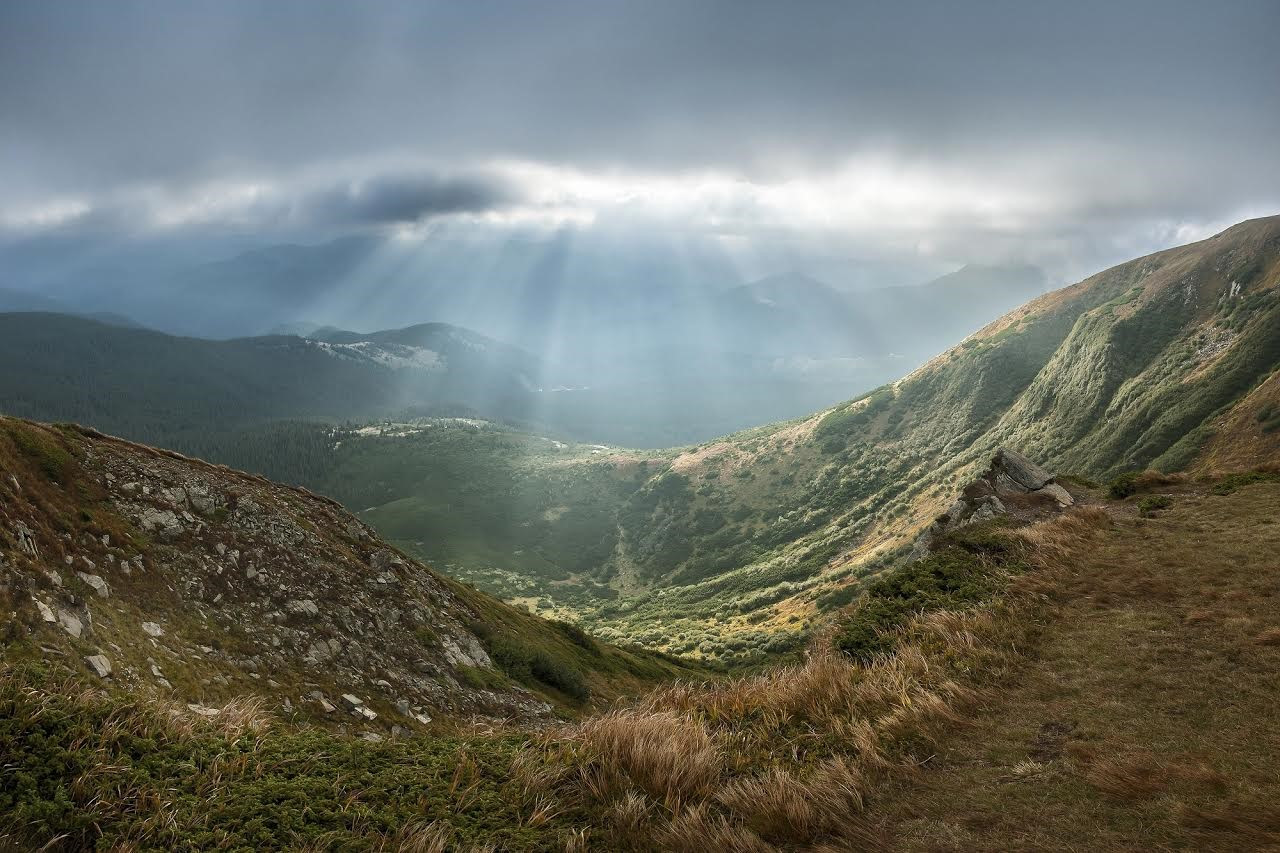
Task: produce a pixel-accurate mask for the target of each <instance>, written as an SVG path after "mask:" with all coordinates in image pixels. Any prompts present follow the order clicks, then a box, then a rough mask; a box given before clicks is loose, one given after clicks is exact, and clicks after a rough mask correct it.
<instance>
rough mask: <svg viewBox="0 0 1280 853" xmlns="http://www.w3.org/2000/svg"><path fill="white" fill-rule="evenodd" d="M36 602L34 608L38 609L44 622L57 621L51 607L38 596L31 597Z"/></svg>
mask: <svg viewBox="0 0 1280 853" xmlns="http://www.w3.org/2000/svg"><path fill="white" fill-rule="evenodd" d="M31 600H32V601H34V602H35V603H36V610H39V611H40V618H41V619H42V620H44V621H45V622H49V623H53V622H57V621H58V617H57V616H55V615H54V613H53V608H51V607H50V606H49V605H47V604H45V603H44V602H43V601H41V600H40V599H38V598H33V599H31Z"/></svg>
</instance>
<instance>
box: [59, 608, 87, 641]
mask: <svg viewBox="0 0 1280 853" xmlns="http://www.w3.org/2000/svg"><path fill="white" fill-rule="evenodd" d="M58 621H59V622H60V623H61V624H62V630H64V631H66V632H67V633H68V634H70V635H71V636H73V637H79V636H80V635H81V634H82V633H83V632H84V623H82V622H81V621H80V618H79V617H78V616H76V615H75V614H74V613H72V612H70V611H68V610H59V611H58Z"/></svg>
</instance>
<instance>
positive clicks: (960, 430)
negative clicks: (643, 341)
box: [282, 217, 1280, 657]
mask: <svg viewBox="0 0 1280 853" xmlns="http://www.w3.org/2000/svg"><path fill="white" fill-rule="evenodd" d="M1277 330H1280V217H1271V218H1267V219H1259V220H1252V221H1249V222H1246V223H1242V224H1241V225H1238V226H1235V227H1233V228H1231V229H1229V230H1227V231H1225V232H1223V233H1221V234H1219V235H1216V236H1214V237H1213V238H1210V239H1208V240H1205V241H1202V242H1199V243H1194V244H1191V245H1188V246H1183V247H1180V248H1177V249H1171V250H1168V251H1164V252H1159V253H1156V254H1154V255H1150V256H1147V257H1144V258H1139V259H1137V260H1134V261H1131V262H1129V263H1126V264H1122V265H1120V266H1118V267H1114V268H1112V269H1109V270H1106V271H1104V272H1101V273H1099V274H1097V275H1095V276H1092V277H1090V278H1089V279H1086V280H1084V281H1082V282H1080V283H1078V284H1076V285H1072V286H1071V287H1068V288H1064V289H1062V290H1059V291H1055V292H1053V293H1050V294H1046V295H1045V296H1042V297H1040V298H1039V299H1036V300H1033V301H1032V302H1030V303H1028V304H1026V305H1024V306H1023V307H1021V308H1018V309H1016V310H1014V311H1013V312H1010V313H1008V314H1006V315H1004V316H1003V317H1001V318H999V319H998V320H996V321H994V322H993V323H991V324H989V325H987V326H986V327H984V328H983V329H981V330H980V331H978V332H977V333H975V334H974V335H972V336H971V337H969V338H968V339H966V340H965V341H964V342H962V343H961V344H960V345H959V346H957V347H954V348H953V349H951V350H948V351H947V352H945V353H943V354H941V355H939V356H937V357H936V358H934V359H932V360H931V361H930V362H928V363H927V364H925V365H924V366H922V367H920V368H919V369H917V370H915V371H913V372H911V373H910V374H909V375H907V376H906V377H904V378H902V379H900V380H898V381H896V382H893V383H890V384H887V385H885V386H883V387H881V388H879V389H877V390H875V391H874V392H872V393H870V394H867V395H865V396H863V397H862V398H860V399H857V400H855V401H853V402H850V403H845V404H841V405H838V406H835V407H833V408H829V409H826V410H824V411H821V412H818V413H816V414H814V415H812V416H809V417H805V418H801V419H798V420H794V421H791V422H787V423H781V424H776V425H772V426H768V427H761V428H757V429H752V430H747V431H745V432H742V433H739V434H736V435H731V436H728V437H726V438H723V439H720V440H716V441H712V442H708V443H703V444H699V445H696V446H692V447H688V448H680V449H674V450H669V451H650V452H624V451H611V450H608V449H602V448H593V447H589V446H583V445H559V444H557V443H554V442H550V441H547V440H544V439H539V438H537V437H535V436H528V435H524V434H521V433H518V432H513V431H511V430H509V429H505V428H502V427H500V426H496V425H481V426H476V427H472V428H469V429H467V430H456V429H454V430H448V429H440V428H438V425H437V424H433V423H431V422H423V423H417V424H404V425H401V426H400V427H398V428H393V429H388V430H386V431H385V434H379V433H378V431H377V430H374V431H371V432H368V433H365V434H360V435H351V436H348V437H345V438H344V439H343V441H342V444H341V446H340V447H338V448H337V449H335V450H334V451H333V453H332V454H330V455H329V456H328V457H327V459H328V464H329V465H330V466H331V467H330V468H329V470H328V472H327V473H317V474H316V475H314V477H313V479H311V480H310V481H309V482H310V483H311V485H313V486H314V487H315V488H318V489H320V490H322V491H325V492H327V493H330V494H333V495H335V496H336V497H338V498H339V499H340V500H342V501H344V502H345V503H346V504H347V505H349V506H353V507H356V508H359V509H361V510H362V511H363V516H364V518H366V519H367V520H368V521H370V523H372V524H373V525H374V526H375V527H377V528H378V529H379V530H380V531H382V533H383V534H384V535H386V536H388V537H389V538H390V539H392V540H393V541H396V542H398V543H399V544H400V545H401V546H402V547H405V548H406V549H408V550H411V551H414V552H415V553H419V554H422V555H424V556H426V557H430V558H433V559H436V560H439V561H443V562H447V563H448V564H449V565H450V566H451V571H454V572H456V573H457V574H459V576H462V577H466V578H468V579H470V580H472V581H473V582H475V583H477V584H480V585H481V586H483V587H484V588H486V589H488V590H490V591H492V592H495V593H497V594H499V595H502V596H503V597H506V598H509V599H512V600H516V599H518V600H521V601H525V602H533V603H537V604H539V605H540V606H541V607H542V608H543V609H544V610H545V611H546V612H555V613H566V612H571V613H573V614H574V615H575V616H576V617H577V618H580V619H583V620H585V621H586V622H587V624H590V625H592V626H593V628H594V629H595V630H598V631H600V632H601V633H602V635H603V636H607V637H614V638H624V637H625V638H629V639H635V640H640V641H643V642H646V643H651V644H653V645H656V646H658V647H661V648H665V649H669V650H673V651H677V652H681V653H695V652H696V653H702V654H709V655H712V656H722V655H728V656H730V657H746V656H751V655H752V654H755V653H757V652H758V651H759V649H761V648H763V647H766V646H769V645H770V644H772V645H773V646H778V645H780V644H781V643H782V641H781V640H780V639H779V638H780V637H781V636H785V635H795V636H799V635H800V634H802V633H803V632H804V630H805V626H806V625H810V626H811V625H815V624H818V623H819V622H820V621H821V616H822V613H823V612H824V611H826V610H829V609H830V608H831V607H833V606H837V605H839V604H840V603H841V602H845V601H848V600H850V599H851V598H853V597H856V595H857V594H858V590H859V589H861V588H862V585H863V584H864V582H865V578H866V577H868V576H871V575H874V574H875V573H876V572H877V571H879V570H880V569H881V568H882V567H884V566H886V565H891V564H893V563H894V561H896V560H897V559H899V558H900V557H901V556H902V555H903V554H904V553H905V551H906V550H907V549H908V548H909V547H910V544H911V542H912V541H913V539H914V537H915V536H916V535H917V534H918V533H919V532H920V531H921V530H922V529H923V528H924V527H926V526H927V525H928V524H929V523H930V522H931V521H932V520H933V519H934V518H935V517H936V516H938V515H939V514H940V513H942V512H944V511H945V510H946V508H947V505H948V504H949V502H950V501H951V500H953V497H952V495H953V494H954V491H955V490H956V488H958V486H959V485H961V484H963V482H965V480H966V478H967V477H969V476H970V475H971V474H972V473H973V471H974V470H975V467H976V466H979V465H980V464H982V463H983V461H984V460H985V459H986V458H987V457H988V456H989V455H990V454H991V453H992V452H993V451H994V449H995V448H996V447H998V446H1000V445H1005V446H1011V447H1018V448H1023V449H1024V450H1025V451H1026V452H1028V453H1029V454H1031V455H1032V456H1033V458H1037V459H1041V460H1043V461H1044V462H1045V463H1046V464H1048V465H1050V466H1052V467H1053V468H1054V469H1055V470H1059V471H1063V472H1066V473H1071V474H1075V475H1077V476H1079V477H1082V478H1085V479H1086V480H1089V481H1092V480H1103V481H1105V480H1108V479H1111V478H1113V477H1115V476H1117V475H1120V474H1122V473H1124V472H1126V471H1133V470H1141V469H1143V468H1147V467H1154V468H1156V469H1159V470H1166V471H1180V470H1210V469H1212V468H1213V467H1214V466H1216V465H1220V464H1222V463H1225V462H1230V463H1231V464H1232V465H1233V466H1235V467H1249V466H1252V465H1258V464H1262V463H1265V462H1267V461H1269V460H1273V459H1274V458H1275V454H1276V453H1277V452H1278V451H1280V431H1277V429H1276V423H1277V420H1276V419H1277V411H1280V410H1278V409H1277V403H1276V400H1277V394H1278V393H1280V390H1278V388H1280V386H1277V381H1278V380H1277V375H1276V370H1277V367H1280V334H1277ZM282 473H283V472H282ZM457 519H465V520H466V521H465V522H463V523H456V524H455V521H456V520H457ZM743 638H745V640H744V639H743Z"/></svg>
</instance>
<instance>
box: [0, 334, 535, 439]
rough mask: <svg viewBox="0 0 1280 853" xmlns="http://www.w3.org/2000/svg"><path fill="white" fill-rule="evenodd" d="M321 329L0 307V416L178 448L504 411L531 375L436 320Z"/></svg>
mask: <svg viewBox="0 0 1280 853" xmlns="http://www.w3.org/2000/svg"><path fill="white" fill-rule="evenodd" d="M332 334H333V336H334V337H342V338H343V339H344V342H343V343H329V342H326V341H321V340H312V339H308V338H299V337H293V336H268V337H259V338H240V339H233V340H227V341H215V340H205V339H200V338H184V337H176V336H172V335H166V334H162V333H160V332H153V331H150V330H145V329H134V328H121V327H117V326H111V325H107V324H104V323H100V322H96V321H93V320H89V319H86V318H80V317H72V316H68V315H63V314H47V313H23V314H0V365H4V369H3V370H2V371H0V410H2V411H4V412H5V413H6V414H11V415H17V416H20V417H29V418H39V419H44V420H72V421H79V422H83V423H86V424H90V425H92V426H95V427H97V428H99V429H102V430H104V431H108V432H112V433H120V434H124V435H128V436H130V437H132V438H136V439H139V440H150V441H152V442H154V443H161V444H169V445H173V444H177V445H180V446H183V447H186V448H187V449H191V450H196V449H198V446H197V447H191V446H190V445H188V444H186V443H184V442H185V441H190V440H193V439H194V437H195V436H198V435H201V434H204V433H213V432H218V431H223V430H228V429H238V428H243V427H250V426H252V425H254V424H257V423H262V422H266V421H270V420H280V419H299V418H306V419H319V420H327V421H330V422H340V421H343V420H349V419H359V420H367V419H371V418H378V417H383V416H386V415H390V414H393V413H403V412H405V411H411V410H414V409H421V410H423V411H432V410H441V409H442V408H443V410H450V411H472V410H473V409H475V408H478V409H480V410H483V411H485V412H486V413H488V414H489V416H493V417H499V416H502V415H503V414H511V415H518V414H520V413H522V412H524V411H526V410H527V409H528V407H529V403H528V400H527V398H528V396H529V393H530V388H532V387H536V384H537V381H538V376H539V372H540V370H541V367H540V365H539V362H538V361H537V359H535V358H534V357H533V356H531V355H529V354H528V353H523V352H521V351H519V350H516V349H514V348H512V347H507V346H505V345H502V344H499V343H497V342H496V341H491V340H489V339H487V338H485V337H483V336H481V335H477V334H475V333H472V332H467V331H465V330H461V329H456V328H454V327H451V326H446V325H444V324H431V325H424V326H417V327H410V328H407V329H401V330H397V331H395V332H388V333H384V334H383V335H381V336H380V337H379V336H375V337H378V338H379V340H371V339H369V338H368V337H366V336H359V335H353V334H351V333H337V332H335V333H332ZM379 341H383V342H379Z"/></svg>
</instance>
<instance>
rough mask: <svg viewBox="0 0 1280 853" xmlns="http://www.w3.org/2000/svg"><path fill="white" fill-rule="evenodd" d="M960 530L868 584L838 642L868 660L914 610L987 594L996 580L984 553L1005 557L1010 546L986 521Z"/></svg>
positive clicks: (885, 647)
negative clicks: (941, 545)
mask: <svg viewBox="0 0 1280 853" xmlns="http://www.w3.org/2000/svg"><path fill="white" fill-rule="evenodd" d="M963 533H964V534H965V536H964V538H962V539H960V538H957V539H953V540H951V542H950V544H948V545H946V546H945V547H944V548H942V549H941V550H939V551H935V552H934V553H932V554H930V555H929V556H928V557H926V558H925V559H923V560H920V561H919V562H916V563H911V564H908V565H906V566H903V567H901V568H899V569H897V570H895V571H893V572H892V573H890V574H889V575H888V576H886V577H884V578H881V579H880V580H877V581H875V582H874V583H872V584H870V585H869V586H868V587H867V588H866V594H865V595H864V596H863V598H862V599H861V601H859V603H858V604H857V605H856V607H855V609H854V611H853V613H852V614H851V615H850V617H849V618H848V619H847V620H845V622H844V623H843V624H842V625H841V626H840V627H839V629H838V630H837V632H836V635H835V644H836V647H837V648H838V649H840V650H841V651H842V652H844V653H845V654H847V655H849V656H850V657H852V658H854V659H856V660H859V661H862V662H864V663H866V662H869V661H870V660H871V659H872V658H874V657H875V656H876V655H878V654H883V653H886V652H889V651H891V650H892V649H893V647H894V643H895V637H894V635H893V631H894V629H896V628H899V627H901V626H903V625H905V624H906V623H907V621H908V620H910V619H911V617H912V616H914V615H915V614H917V613H921V612H925V611H931V610H941V609H948V608H957V607H965V606H968V605H971V604H974V603H976V602H978V601H982V600H983V599H985V598H987V597H988V596H990V595H991V594H992V592H993V591H994V589H995V584H996V580H995V574H994V567H995V562H993V561H992V560H990V559H989V558H988V559H984V555H996V556H999V557H1007V555H1008V553H1009V548H1010V546H1009V544H1008V542H1007V541H1006V540H1005V539H1004V538H1003V537H1001V536H1000V534H999V533H998V532H997V531H996V530H994V529H992V528H990V527H989V526H988V525H973V528H971V529H966V530H965V531H963ZM1000 562H1007V559H1001V560H1000Z"/></svg>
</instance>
